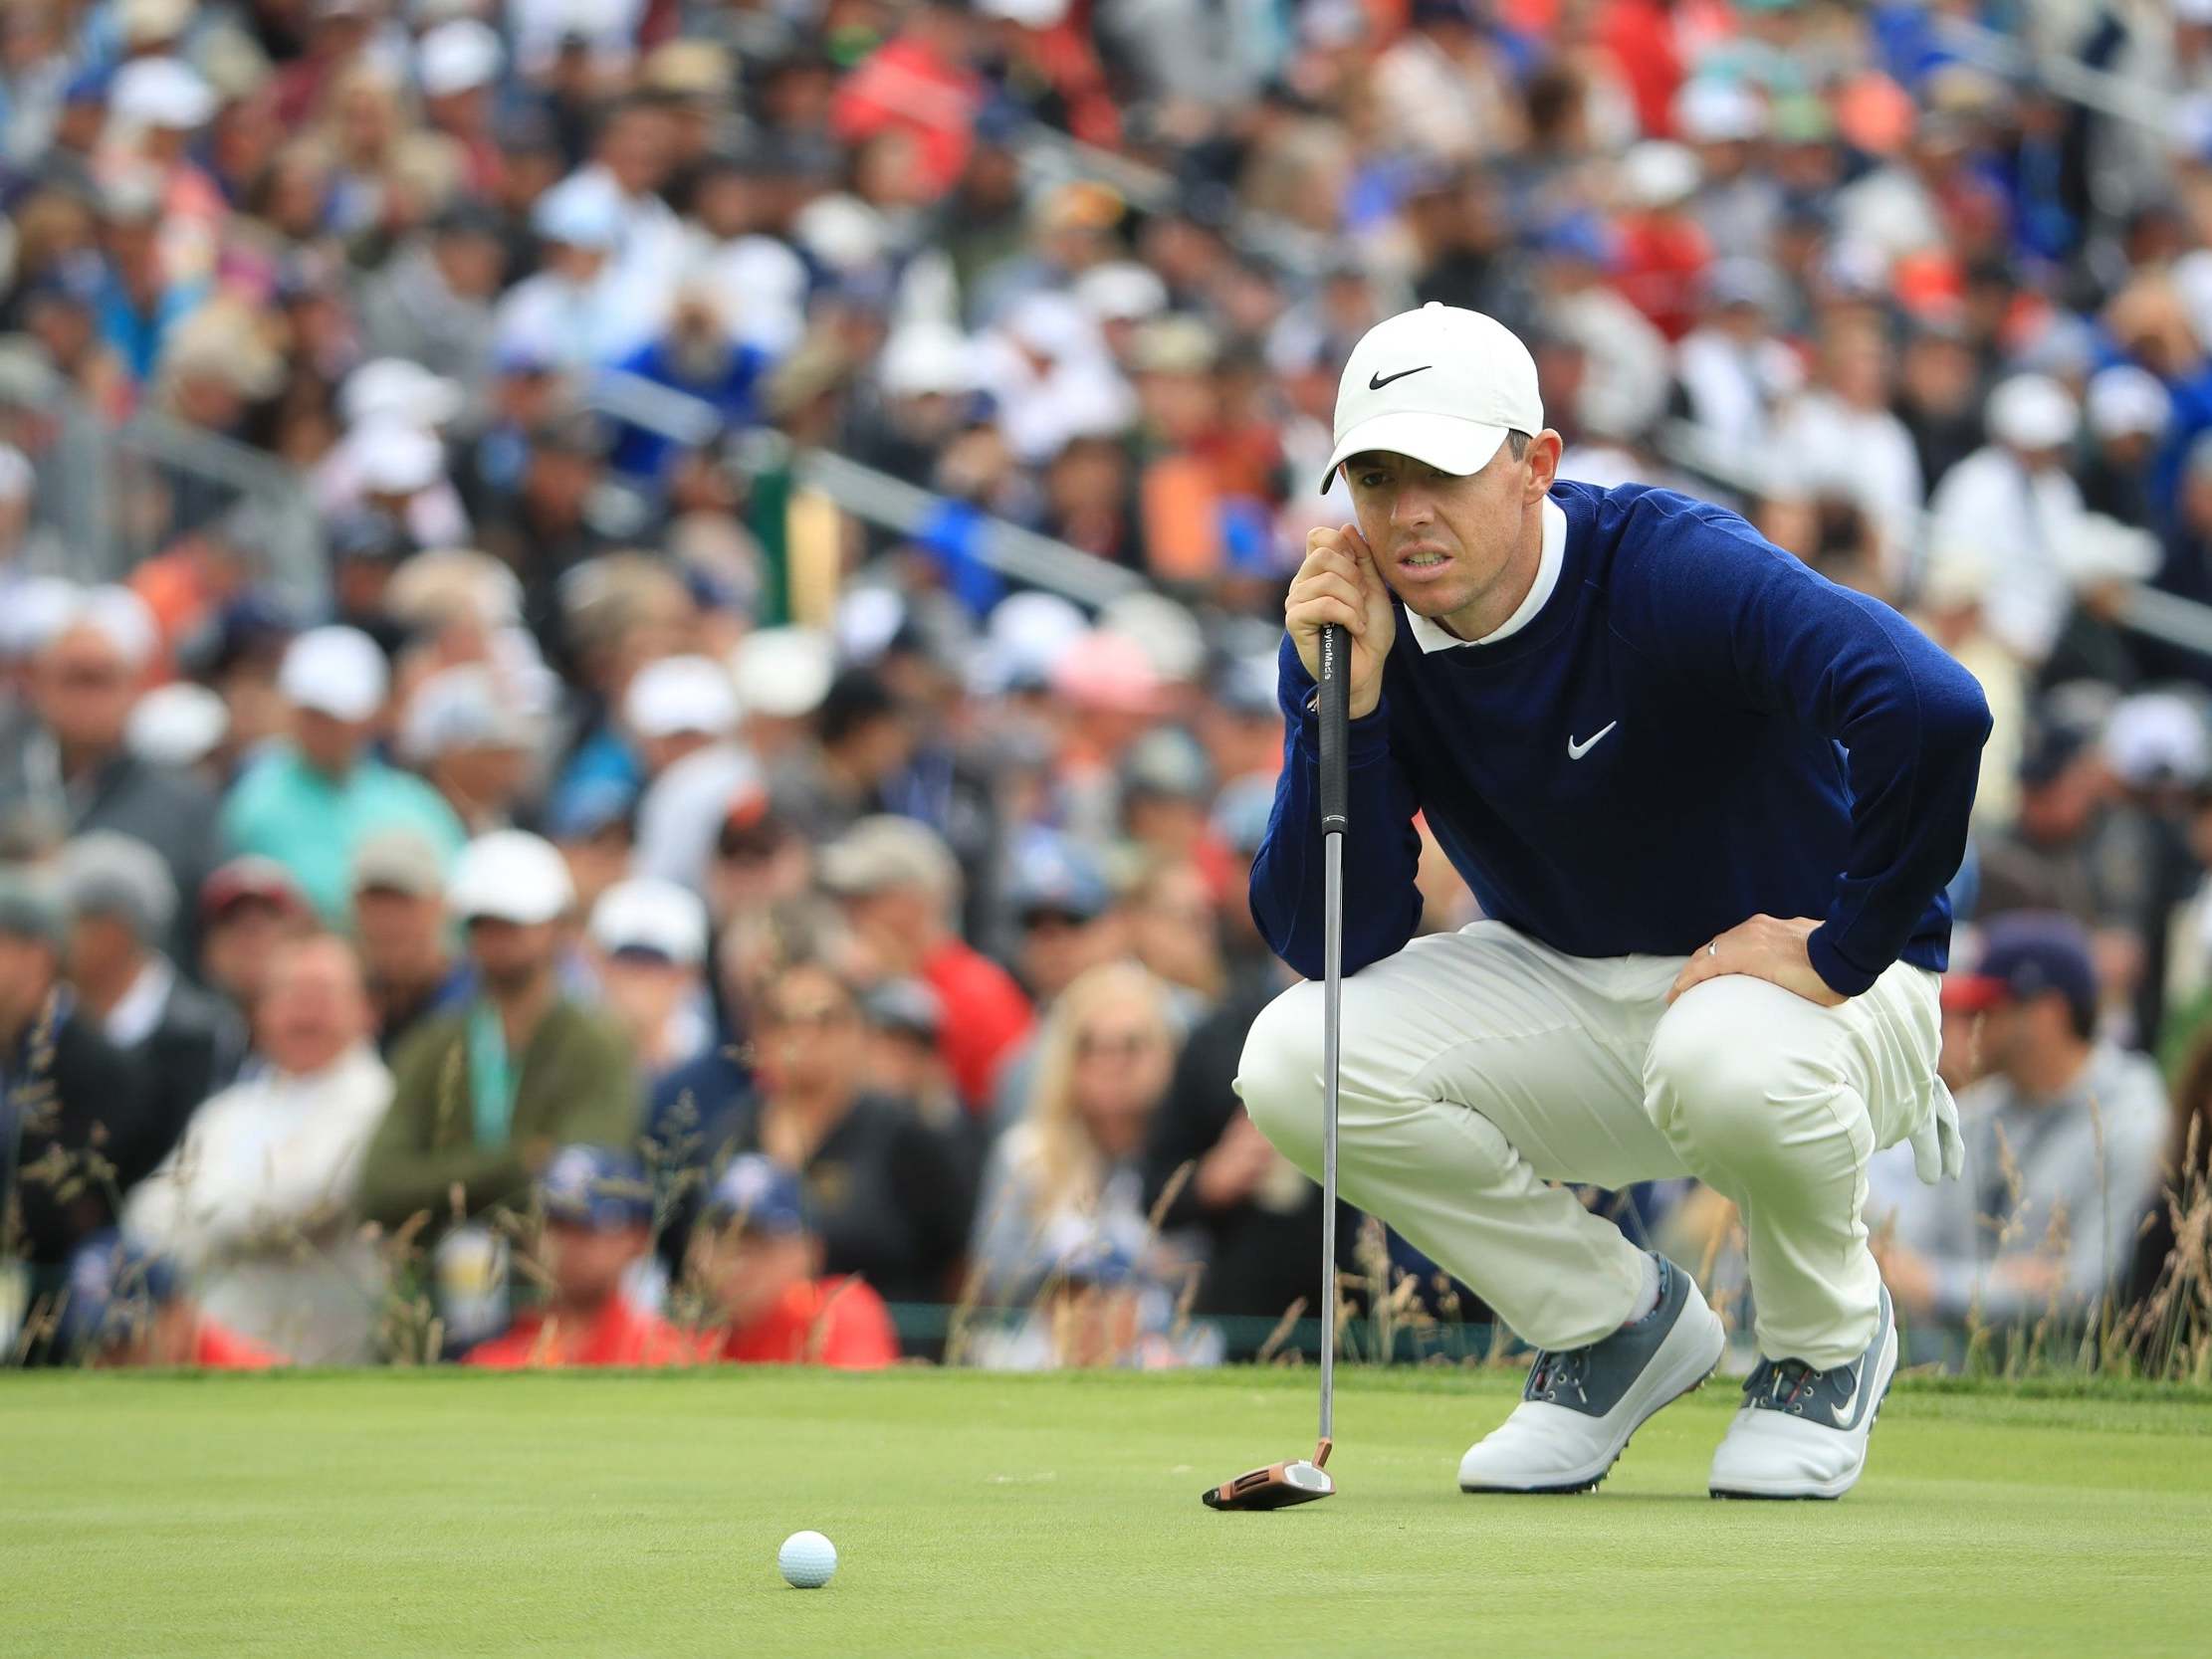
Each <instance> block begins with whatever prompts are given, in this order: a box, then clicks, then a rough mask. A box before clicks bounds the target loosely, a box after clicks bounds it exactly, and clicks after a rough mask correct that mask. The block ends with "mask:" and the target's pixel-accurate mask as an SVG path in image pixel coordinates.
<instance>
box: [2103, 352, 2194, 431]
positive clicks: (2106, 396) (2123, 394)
mask: <svg viewBox="0 0 2212 1659" xmlns="http://www.w3.org/2000/svg"><path fill="white" fill-rule="evenodd" d="M2088 404H2089V417H2090V430H2091V431H2092V432H2094V433H2096V434H2097V435H2098V436H2099V437H2100V438H2126V437H2132V436H2135V435H2137V434H2147V435H2149V436H2151V437H2156V436H2157V435H2158V434H2159V433H2161V432H2163V431H2165V430H2166V425H2167V423H2168V422H2169V421H2171V420H2172V419H2173V399H2172V397H2171V396H2169V395H2168V394H2167V391H2166V388H2165V386H2164V385H2163V384H2161V383H2160V381H2159V379H2158V377H2157V376H2156V375H2155V374H2153V373H2151V372H2150V370H2148V369H2146V368H2137V367H2136V366H2135V365H2134V364H2133V363H2114V364H2113V365H2112V366H2111V367H2110V368H2105V369H2100V370H2098V372H2097V373H2096V374H2095V375H2093V376H2092V377H2091V379H2090V384H2089V393H2088Z"/></svg>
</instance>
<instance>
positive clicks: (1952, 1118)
mask: <svg viewBox="0 0 2212 1659" xmlns="http://www.w3.org/2000/svg"><path fill="white" fill-rule="evenodd" d="M1931 1097H1932V1098H1931V1099H1930V1102H1929V1110H1928V1111H1927V1112H1926V1113H1925V1114H1924V1115H1923V1116H1922V1117H1921V1119H1920V1121H1919V1123H1917V1124H1916V1125H1914V1126H1913V1129H1912V1136H1911V1141H1912V1172H1913V1173H1914V1174H1915V1175H1918V1176H1919V1177H1920V1180H1921V1183H1922V1184H1923V1185H1926V1186H1935V1185H1937V1184H1939V1183H1941V1182H1943V1181H1946V1180H1952V1181H1955V1180H1957V1179H1958V1176H1959V1171H1960V1170H1962V1169H1964V1168H1965V1167H1966V1142H1965V1141H1962V1140H1961V1139H1960V1138H1959V1133H1958V1104H1957V1103H1956V1102H1955V1101H1953V1100H1952V1099H1951V1091H1950V1089H1949V1088H1948V1087H1947V1086H1946V1085H1945V1084H1944V1082H1943V1080H1942V1079H1941V1078H1936V1079H1935V1080H1934V1082H1933V1084H1932V1086H1931Z"/></svg>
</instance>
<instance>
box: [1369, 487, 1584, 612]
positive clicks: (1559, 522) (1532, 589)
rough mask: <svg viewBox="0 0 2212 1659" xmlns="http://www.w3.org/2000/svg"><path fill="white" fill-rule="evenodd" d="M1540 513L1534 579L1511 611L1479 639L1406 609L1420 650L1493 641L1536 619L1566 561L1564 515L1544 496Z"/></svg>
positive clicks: (1555, 586) (1556, 504) (1556, 585)
mask: <svg viewBox="0 0 2212 1659" xmlns="http://www.w3.org/2000/svg"><path fill="white" fill-rule="evenodd" d="M1543 517H1544V547H1543V551H1542V552H1541V553H1539V554H1538V555H1537V559H1536V579H1535V580H1534V581H1533V582H1531V583H1529V584H1528V595H1527V597H1526V598H1524V599H1522V600H1521V602H1520V605H1519V607H1518V608H1517V609H1516V610H1515V611H1514V612H1513V614H1512V615H1511V616H1509V617H1507V618H1506V619H1505V620H1504V621H1503V622H1500V623H1499V624H1498V625H1497V626H1496V627H1495V628H1492V629H1491V630H1490V631H1489V632H1488V633H1486V634H1484V635H1483V636H1482V637H1481V638H1480V639H1461V638H1459V637H1458V635H1456V634H1454V633H1452V632H1451V631H1450V630H1449V629H1447V628H1445V627H1444V625H1443V624H1442V623H1440V622H1432V621H1430V620H1429V618H1427V617H1426V616H1416V615H1415V614H1414V613H1413V612H1412V611H1408V612H1407V613H1406V626H1407V627H1408V628H1410V629H1412V630H1413V635H1414V639H1415V640H1416V641H1417V642H1418V643H1419V644H1420V646H1421V648H1422V650H1424V651H1448V650H1449V649H1450V648H1451V647H1452V646H1455V645H1495V644H1497V642H1498V641H1499V640H1501V639H1505V638H1507V637H1508V636H1510V635H1513V634H1517V633H1519V632H1520V631H1521V630H1522V629H1523V628H1525V627H1527V626H1528V625H1529V624H1530V623H1531V622H1533V621H1535V620H1536V613H1537V612H1538V611H1540V610H1542V609H1543V608H1544V601H1545V600H1547V599H1549V598H1550V597H1551V596H1552V593H1553V591H1554V590H1555V589H1557V588H1558V586H1559V571H1560V567H1561V566H1562V565H1564V564H1565V563H1566V562H1567V515H1566V514H1565V513H1564V512H1562V511H1561V509H1560V506H1559V504H1558V503H1557V502H1555V501H1553V500H1552V499H1551V498H1550V497H1549V496H1546V497H1545V498H1544V514H1543Z"/></svg>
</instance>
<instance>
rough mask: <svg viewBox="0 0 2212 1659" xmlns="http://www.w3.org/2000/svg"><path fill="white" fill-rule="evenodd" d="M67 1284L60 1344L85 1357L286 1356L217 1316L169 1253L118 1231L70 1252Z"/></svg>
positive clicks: (244, 1365)
mask: <svg viewBox="0 0 2212 1659" xmlns="http://www.w3.org/2000/svg"><path fill="white" fill-rule="evenodd" d="M67 1287H68V1294H67V1296H66V1297H65V1298H64V1299H63V1300H62V1303H61V1314H60V1319H59V1322H58V1329H57V1332H56V1344H57V1347H58V1348H59V1350H60V1351H61V1353H63V1354H65V1355H67V1356H69V1357H71V1358H73V1359H75V1360H77V1361H78V1362H80V1363H83V1364H87V1365H99V1366H102V1367H107V1368H123V1367H132V1366H159V1367H161V1368H163V1369H168V1368H171V1367H187V1368H191V1369H197V1370H210V1371H263V1370H268V1369H270V1368H271V1367H272V1366H276V1365H282V1364H285V1363H287V1362H288V1361H287V1359H286V1356H285V1355H284V1354H281V1353H278V1352H275V1351H273V1350H272V1349H270V1348H264V1347H262V1346H261V1345H260V1344H259V1343H256V1342H254V1341H252V1340H251V1339H250V1338H247V1337H244V1336H241V1335H240V1334H239V1333H237V1332H235V1331H232V1330H230V1329H229V1328H228V1327H226V1326H224V1325H223V1324H222V1323H221V1322H220V1321H218V1320H216V1319H214V1318H213V1317H211V1316H210V1315H209V1314H208V1313H207V1311H206V1310H205V1309H204V1308H202V1307H200V1306H199V1305H198V1304H197V1303H196V1302H194V1301H193V1300H192V1298H191V1297H190V1296H188V1295H186V1294H185V1290H184V1287H183V1285H182V1283H181V1282H180V1281H179V1278H178V1274H177V1271H176V1269H175V1268H174V1267H173V1266H172V1265H171V1264H170V1263H169V1262H168V1261H166V1260H165V1259H164V1258H162V1257H161V1256H159V1255H157V1254H155V1253H154V1252H152V1251H151V1250H148V1249H147V1248H145V1247H144V1246H143V1245H141V1244H139V1243H138V1242H136V1241H135V1240H132V1239H128V1238H125V1237H122V1236H120V1235H118V1234H116V1233H114V1232H103V1233H101V1234H99V1235H98V1236H96V1237H94V1238H91V1239H88V1240H86V1242H85V1243H84V1244H83V1245H82V1246H81V1247H80V1248H79V1249H78V1251H77V1252H76V1254H75V1255H73V1256H72V1257H71V1258H70V1264H69V1274H68V1279H67Z"/></svg>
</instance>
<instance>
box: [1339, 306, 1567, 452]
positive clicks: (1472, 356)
mask: <svg viewBox="0 0 2212 1659" xmlns="http://www.w3.org/2000/svg"><path fill="white" fill-rule="evenodd" d="M1543 430H1544V400H1543V399H1542V398H1541V397H1540V396H1538V395H1537V391H1536V359H1535V358H1534V357H1531V356H1530V355H1529V354H1528V347H1527V346H1525V345H1523V344H1522V343H1521V342H1520V339H1519V338H1518V337H1517V336H1516V335H1515V334H1514V332H1513V330H1512V329H1510V328H1508V327H1506V326H1505V324H1504V323H1502V322H1500V321H1498V320H1497V318H1496V317H1494V316H1484V315H1483V314H1482V313H1481V312H1480V311H1465V310H1462V309H1461V308H1459V307H1457V306H1444V305H1438V304H1437V303H1435V302H1431V303H1430V304H1429V305H1426V306H1424V307H1422V308H1421V310H1419V311H1400V312H1399V313H1398V314H1397V315H1396V316H1392V317H1385V318H1384V319H1383V320H1382V321H1381V322H1378V323H1376V324H1375V326H1374V327H1372V328H1370V329H1368V331H1367V332H1366V334H1364V335H1363V336H1361V339H1360V343H1359V344H1357V345H1355V346H1354V347H1352V358H1351V361H1349V362H1347V363H1346V364H1345V365H1344V378H1343V379H1342V380H1340V381H1338V382H1337V388H1336V448H1335V449H1334V450H1333V451H1331V452H1330V455H1329V466H1328V471H1327V472H1325V473H1323V474H1322V475H1321V488H1322V489H1323V490H1324V491H1326V490H1327V489H1328V488H1329V480H1330V478H1332V477H1333V476H1334V475H1335V473H1336V470H1337V468H1339V467H1341V466H1342V465H1344V463H1345V462H1346V461H1347V460H1348V459H1350V458H1351V457H1352V456H1355V455H1360V454H1363V453H1365V452H1366V451H1368V450H1382V451H1385V452H1387V453H1389V454H1392V455H1410V456H1412V457H1413V458H1414V459H1415V460H1416V461H1420V462H1424V463H1426V464H1427V465H1429V466H1432V467H1434V468H1436V469H1437V470H1438V472H1444V473H1456V474H1459V475H1462V476H1463V475H1465V474H1468V473H1478V472H1480V471H1481V470H1482V469H1483V468H1484V467H1486V466H1488V465H1489V464H1490V457H1491V456H1493V455H1495V454H1497V447H1498V445H1500V444H1502V443H1503V442H1504V441H1505V435H1506V433H1508V432H1526V433H1529V434H1531V435H1534V434H1535V433H1538V432H1541V431H1543Z"/></svg>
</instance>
